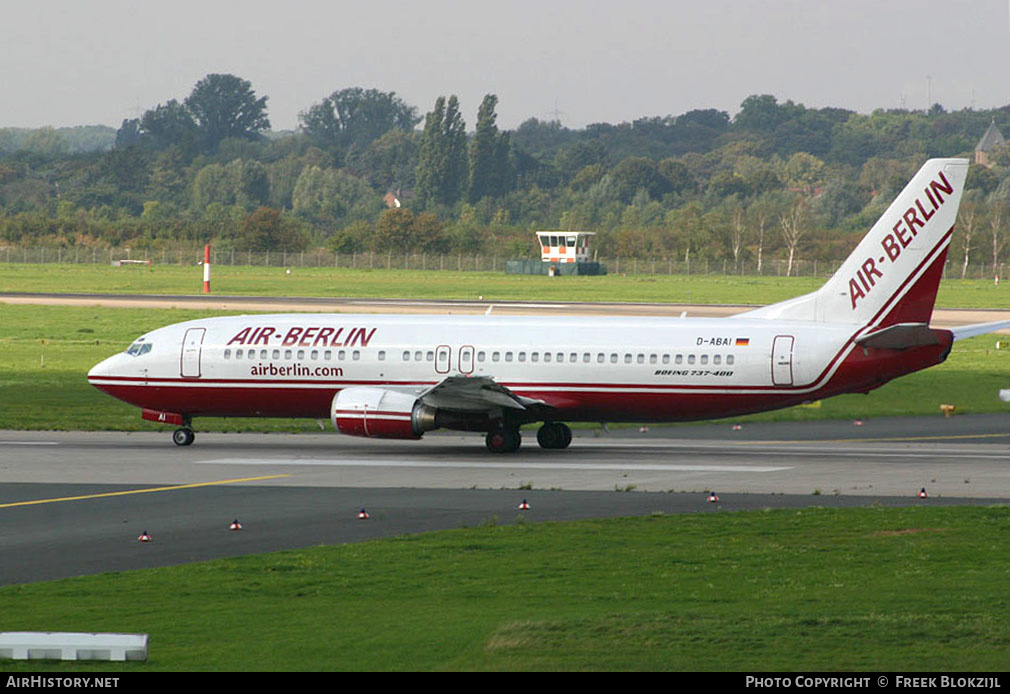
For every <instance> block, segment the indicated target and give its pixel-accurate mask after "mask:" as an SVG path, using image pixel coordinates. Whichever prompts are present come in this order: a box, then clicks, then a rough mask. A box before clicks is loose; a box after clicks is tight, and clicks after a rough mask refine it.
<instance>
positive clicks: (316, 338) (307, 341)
mask: <svg viewBox="0 0 1010 694" xmlns="http://www.w3.org/2000/svg"><path fill="white" fill-rule="evenodd" d="M373 335H375V328H371V329H369V328H331V327H323V326H310V327H304V328H303V327H298V326H296V327H291V328H287V329H285V328H280V329H277V328H275V327H273V326H269V325H263V326H256V327H253V326H250V327H247V328H242V330H240V331H239V332H238V334H236V335H235V337H233V338H232V339H230V340H228V344H229V345H269V344H273V345H280V346H281V347H294V346H298V347H368V343H369V342H371V341H372V336H373Z"/></svg>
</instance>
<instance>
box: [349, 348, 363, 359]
mask: <svg viewBox="0 0 1010 694" xmlns="http://www.w3.org/2000/svg"><path fill="white" fill-rule="evenodd" d="M351 359H353V360H354V361H358V359H361V352H359V351H358V350H354V351H353V352H351Z"/></svg>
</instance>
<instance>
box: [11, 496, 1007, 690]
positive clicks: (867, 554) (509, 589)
mask: <svg viewBox="0 0 1010 694" xmlns="http://www.w3.org/2000/svg"><path fill="white" fill-rule="evenodd" d="M1008 577H1010V509H1007V508H1006V507H989V508H980V507H960V508H957V507H955V508H910V509H884V508H868V509H849V510H829V509H819V508H813V509H806V510H802V511H785V510H783V511H764V512H748V513H712V514H695V515H684V516H660V515H653V516H650V517H645V518H635V519H620V520H597V521H584V522H577V523H544V524H530V523H519V524H516V525H512V526H508V527H502V526H496V525H492V524H488V525H485V526H482V527H479V528H472V529H460V530H454V531H446V532H439V533H432V534H427V535H422V536H412V537H398V538H393V539H388V540H379V541H370V542H364V543H360V544H352V545H343V546H338V547H327V548H315V549H309V550H299V551H287V552H281V553H276V554H269V555H261V556H249V557H242V558H238V559H228V560H220V561H214V562H208V563H201V564H194V565H190V566H183V567H177V568H168V569H158V570H145V571H137V572H129V573H117V574H107V575H102V576H91V577H83V578H77V579H71V580H63V581H55V582H49V583H40V584H32V585H22V586H11V587H6V588H0V614H3V615H4V628H5V629H9V630H75V631H123V632H143V633H148V634H150V659H149V661H148V662H147V663H146V664H139V663H137V664H134V663H130V664H108V663H101V664H85V663H81V664H67V663H16V664H5V665H4V669H5V670H10V671H35V670H57V671H62V672H71V671H74V672H76V671H84V670H102V671H112V672H116V671H150V670H186V671H196V670H224V671H240V670H241V671H252V670H265V671H270V670H295V671H306V670H513V671H521V670H671V671H675V670H717V671H722V670H745V671H755V670H760V671H789V670H794V671H795V670H803V671H815V672H816V671H889V670H924V671H934V672H935V671H938V670H944V671H947V670H951V671H955V672H957V671H1002V670H1004V669H1005V668H1006V664H1007V662H1010V619H1008V617H1007V608H1008V605H1007V593H1006V585H1007V580H1008Z"/></svg>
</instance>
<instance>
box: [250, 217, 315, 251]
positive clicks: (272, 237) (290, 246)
mask: <svg viewBox="0 0 1010 694" xmlns="http://www.w3.org/2000/svg"><path fill="white" fill-rule="evenodd" d="M307 245H308V238H306V235H305V233H304V232H303V231H302V230H301V229H300V228H299V227H298V225H297V223H295V222H294V220H289V219H285V218H284V216H283V215H282V214H281V211H280V210H275V209H273V208H271V207H260V208H259V209H257V210H256V211H255V212H253V213H252V214H250V215H249V216H248V217H246V218H245V220H244V221H243V222H242V237H241V240H240V243H239V246H240V248H241V249H242V250H250V251H301V250H304V249H305V247H306V246H307Z"/></svg>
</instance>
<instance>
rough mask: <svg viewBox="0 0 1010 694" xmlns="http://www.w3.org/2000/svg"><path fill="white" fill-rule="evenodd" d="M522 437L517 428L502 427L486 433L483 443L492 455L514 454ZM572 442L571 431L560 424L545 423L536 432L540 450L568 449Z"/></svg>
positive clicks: (520, 443)
mask: <svg viewBox="0 0 1010 694" xmlns="http://www.w3.org/2000/svg"><path fill="white" fill-rule="evenodd" d="M522 440H523V439H522V435H521V434H520V433H519V427H517V426H503V427H499V428H497V429H492V430H491V431H489V432H488V434H487V437H486V438H485V439H484V443H485V445H486V446H487V449H488V450H489V451H491V452H492V453H515V452H516V451H518V450H519V446H520V445H522ZM571 442H572V430H571V429H569V428H568V426H567V425H566V424H562V423H561V422H545V423H544V425H543V426H542V427H540V429H538V430H537V443H539V444H540V447H541V448H548V449H555V450H557V449H561V448H568V445H569V444H570V443H571Z"/></svg>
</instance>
